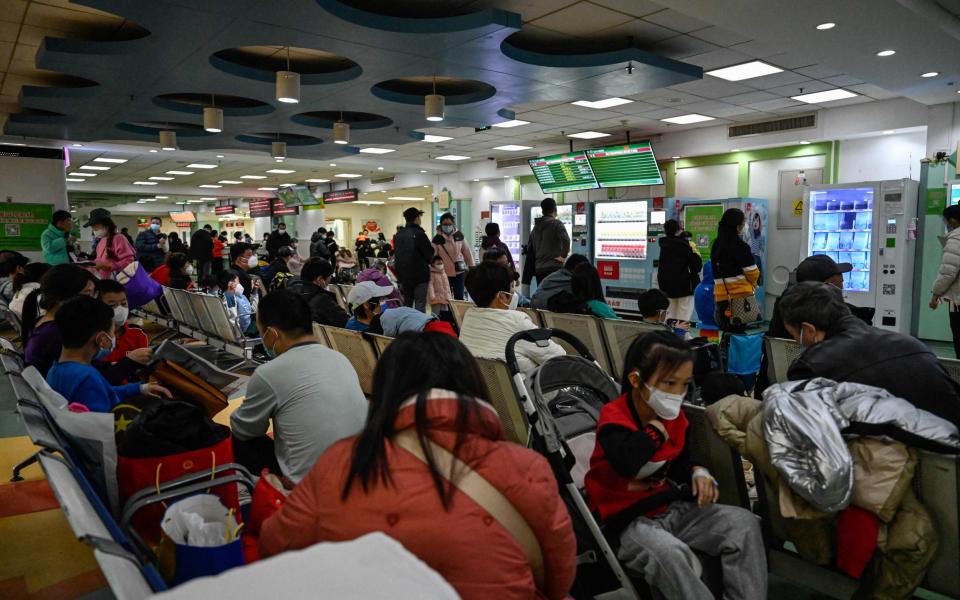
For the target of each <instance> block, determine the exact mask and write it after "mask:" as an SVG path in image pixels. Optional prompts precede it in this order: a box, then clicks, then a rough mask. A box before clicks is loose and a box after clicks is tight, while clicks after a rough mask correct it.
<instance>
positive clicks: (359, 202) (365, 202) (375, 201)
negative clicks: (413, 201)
mask: <svg viewBox="0 0 960 600" xmlns="http://www.w3.org/2000/svg"><path fill="white" fill-rule="evenodd" d="M418 200H419V198H418ZM357 204H366V205H368V206H369V205H371V204H386V202H379V201H377V200H357Z"/></svg>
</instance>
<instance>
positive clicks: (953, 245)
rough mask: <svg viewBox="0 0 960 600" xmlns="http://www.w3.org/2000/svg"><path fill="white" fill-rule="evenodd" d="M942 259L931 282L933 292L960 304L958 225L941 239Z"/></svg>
mask: <svg viewBox="0 0 960 600" xmlns="http://www.w3.org/2000/svg"><path fill="white" fill-rule="evenodd" d="M941 243H942V244H943V260H941V261H940V269H939V270H938V271H937V279H936V280H935V281H934V282H933V293H934V294H936V295H937V296H940V297H941V298H945V299H947V300H949V301H951V302H953V303H954V304H960V227H957V228H956V229H954V230H953V231H951V232H950V233H948V234H947V235H946V236H945V237H943V238H942V239H941Z"/></svg>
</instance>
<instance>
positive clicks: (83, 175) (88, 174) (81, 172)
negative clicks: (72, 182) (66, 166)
mask: <svg viewBox="0 0 960 600" xmlns="http://www.w3.org/2000/svg"><path fill="white" fill-rule="evenodd" d="M70 176H71V177H96V176H97V174H96V173H86V172H84V171H74V172H73V173H70Z"/></svg>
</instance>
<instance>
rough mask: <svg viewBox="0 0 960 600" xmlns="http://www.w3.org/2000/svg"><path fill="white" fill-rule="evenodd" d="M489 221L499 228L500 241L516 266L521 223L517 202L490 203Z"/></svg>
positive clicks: (518, 258) (518, 255)
mask: <svg viewBox="0 0 960 600" xmlns="http://www.w3.org/2000/svg"><path fill="white" fill-rule="evenodd" d="M490 221H491V222H492V223H496V224H497V225H499V226H500V241H501V242H503V243H504V244H506V245H507V248H509V249H510V254H512V255H513V260H514V261H516V263H517V266H518V267H519V266H520V256H521V250H520V246H521V237H522V235H521V229H520V228H521V223H522V221H523V216H522V215H521V214H520V203H519V202H491V203H490Z"/></svg>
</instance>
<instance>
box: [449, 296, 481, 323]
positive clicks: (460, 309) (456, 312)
mask: <svg viewBox="0 0 960 600" xmlns="http://www.w3.org/2000/svg"><path fill="white" fill-rule="evenodd" d="M475 307H476V304H474V303H473V302H470V301H468V300H451V301H450V312H452V313H453V320H454V321H456V322H457V329H463V317H464V315H466V314H467V311H468V310H470V309H471V308H475Z"/></svg>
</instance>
